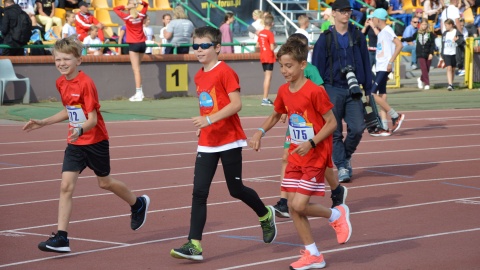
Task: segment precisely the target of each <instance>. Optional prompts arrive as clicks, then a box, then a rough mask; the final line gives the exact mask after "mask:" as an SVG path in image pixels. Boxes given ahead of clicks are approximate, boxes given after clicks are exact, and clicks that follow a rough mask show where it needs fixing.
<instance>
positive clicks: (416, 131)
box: [0, 109, 480, 270]
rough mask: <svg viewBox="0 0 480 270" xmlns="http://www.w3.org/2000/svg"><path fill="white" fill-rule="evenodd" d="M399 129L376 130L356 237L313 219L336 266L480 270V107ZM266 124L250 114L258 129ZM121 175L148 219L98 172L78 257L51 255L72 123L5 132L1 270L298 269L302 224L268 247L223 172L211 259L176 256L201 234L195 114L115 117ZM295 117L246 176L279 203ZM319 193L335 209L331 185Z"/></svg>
mask: <svg viewBox="0 0 480 270" xmlns="http://www.w3.org/2000/svg"><path fill="white" fill-rule="evenodd" d="M406 115H407V118H406V121H405V122H404V124H403V126H402V128H401V129H400V130H399V131H398V132H396V133H395V134H394V135H393V136H391V137H384V138H373V137H370V136H368V134H366V133H365V136H364V138H363V141H362V143H361V144H360V147H359V149H358V150H357V153H356V154H355V155H354V159H353V167H354V179H353V181H352V182H351V183H348V184H345V186H347V187H348V189H349V193H348V198H347V204H348V205H349V207H350V210H351V221H352V226H353V234H352V237H351V239H350V241H349V242H348V243H347V244H345V245H338V244H337V243H336V238H335V233H334V231H333V230H332V229H331V228H330V227H329V226H328V222H327V221H326V220H324V219H311V226H312V229H313V231H314V234H315V239H316V244H317V245H318V247H319V249H320V250H321V251H322V252H323V254H324V256H325V260H326V262H327V267H328V268H331V269H478V267H479V265H480V256H479V251H478V243H480V182H479V180H480V166H479V164H480V162H479V161H480V154H479V153H480V151H479V150H480V110H479V109H472V110H448V111H411V112H406ZM263 120H264V118H263V117H261V118H252V117H245V118H242V123H243V126H244V128H245V130H246V133H247V136H250V135H251V134H252V133H253V132H254V131H255V130H256V128H257V127H258V126H259V125H260V124H261V123H262V122H263ZM107 128H108V130H109V133H110V135H111V139H110V146H111V158H112V175H113V176H114V177H115V178H117V179H119V180H122V181H124V182H125V183H126V184H127V185H128V186H129V187H130V188H131V189H132V190H133V191H134V192H135V193H136V194H137V195H141V194H148V195H149V196H150V198H151V199H152V202H151V206H150V213H149V215H148V220H147V223H146V224H145V226H144V227H142V229H140V230H139V231H135V232H134V231H132V230H131V229H130V223H129V222H130V219H129V207H128V206H127V205H126V204H125V203H124V202H123V201H121V200H120V199H118V198H117V197H115V196H113V195H112V194H110V193H107V192H105V191H103V190H101V189H99V188H98V187H97V183H96V180H95V177H94V175H93V173H92V172H91V171H90V170H88V169H87V170H85V172H84V173H82V174H81V178H80V179H79V181H78V183H77V187H76V190H75V194H74V196H75V199H74V210H73V214H72V218H71V220H72V221H71V224H70V227H69V237H70V239H71V243H70V246H71V249H72V253H69V254H57V253H44V252H41V251H39V250H38V249H37V244H38V243H39V242H40V241H44V240H46V239H47V237H48V235H49V234H50V232H53V231H56V222H57V206H58V194H59V185H60V170H61V162H62V158H63V151H64V148H65V146H66V140H65V137H66V125H65V124H57V125H53V126H49V127H45V128H43V129H40V130H37V131H33V132H31V133H24V132H22V131H21V124H18V125H2V126H1V127H0V138H1V139H0V175H1V181H0V214H1V222H0V247H1V253H0V254H1V255H0V268H9V269H47V268H49V267H52V266H55V268H58V269H107V270H108V269H288V266H289V264H290V263H291V262H292V261H294V260H297V258H298V256H299V250H300V249H302V248H303V247H302V244H301V242H300V241H299V238H298V236H297V234H296V231H295V229H294V227H293V224H292V222H291V220H289V219H277V227H278V236H277V239H276V241H275V242H274V243H272V244H264V243H263V242H262V240H261V239H262V237H261V229H260V226H259V222H258V219H257V217H256V216H255V214H254V212H253V211H252V210H250V209H249V208H248V207H247V206H245V205H243V204H242V203H241V202H239V201H237V200H235V199H233V198H231V197H230V196H229V195H228V191H227V189H226V185H225V183H224V181H223V171H222V169H221V168H219V170H218V171H217V175H216V177H215V179H214V183H213V185H212V188H211V193H210V198H209V201H208V203H209V207H208V210H209V212H208V219H207V225H206V228H205V234H204V239H203V242H202V246H203V249H204V253H203V254H204V257H205V260H204V261H202V262H191V261H185V260H177V259H174V258H171V257H170V255H169V251H170V249H171V248H177V247H179V246H180V245H182V244H183V243H184V242H185V241H186V237H187V234H188V229H189V219H190V203H191V193H192V179H193V165H194V160H195V150H196V137H195V129H194V128H193V125H192V124H191V120H159V121H139V122H109V123H107ZM284 132H285V125H284V124H278V125H277V127H276V128H274V129H273V130H271V131H270V132H268V134H267V136H266V137H265V138H264V139H263V141H262V143H263V148H262V150H261V151H260V152H254V151H252V150H250V149H244V151H243V157H244V169H243V171H244V176H243V177H244V181H245V184H246V185H248V186H250V187H252V188H254V189H255V190H256V191H257V192H258V193H259V195H260V196H261V198H262V199H263V200H264V202H265V203H266V204H275V203H276V201H277V200H278V196H279V185H280V183H279V171H280V157H281V154H282V147H283V136H284ZM327 194H328V195H327V197H325V198H315V199H314V201H317V202H320V203H323V204H324V205H327V206H328V205H330V203H331V202H330V199H329V192H327Z"/></svg>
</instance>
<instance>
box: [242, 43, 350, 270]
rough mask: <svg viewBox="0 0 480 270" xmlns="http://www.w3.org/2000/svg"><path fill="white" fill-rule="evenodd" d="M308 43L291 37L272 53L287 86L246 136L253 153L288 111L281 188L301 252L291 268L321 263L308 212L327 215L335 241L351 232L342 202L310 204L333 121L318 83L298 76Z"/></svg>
mask: <svg viewBox="0 0 480 270" xmlns="http://www.w3.org/2000/svg"><path fill="white" fill-rule="evenodd" d="M307 54H308V50H307V47H306V46H304V45H303V44H302V43H301V42H299V41H295V40H292V41H290V42H287V43H285V44H284V45H283V46H282V47H281V48H280V50H279V51H278V52H277V59H278V62H279V64H280V70H281V72H282V75H283V76H284V78H285V80H286V81H287V83H286V84H284V85H282V86H280V88H279V89H278V93H277V98H276V99H275V102H274V112H273V113H272V115H270V116H269V117H268V118H267V120H266V121H265V122H264V123H263V124H262V127H261V128H259V130H258V131H257V132H256V133H255V134H254V135H253V137H252V138H251V140H250V143H249V145H250V147H251V148H253V149H254V150H256V151H258V150H259V149H260V141H261V138H262V137H263V136H264V135H265V133H266V132H267V131H268V130H270V129H271V128H272V127H273V126H274V125H275V124H276V123H277V122H278V120H279V119H280V117H281V116H282V114H288V126H289V129H290V135H291V143H290V149H289V150H290V155H289V157H288V165H287V168H286V170H285V178H284V179H283V181H282V190H284V191H286V192H287V194H288V204H289V205H288V206H289V208H290V214H291V216H292V219H293V223H294V225H295V228H296V229H297V233H298V235H299V236H300V239H301V240H302V242H303V244H304V245H305V250H302V251H301V254H302V257H301V258H300V259H299V260H298V261H296V262H294V263H292V264H290V269H311V268H323V267H325V260H324V259H323V255H322V254H320V252H319V251H318V249H317V246H316V245H315V242H314V240H313V235H312V231H311V229H310V224H309V221H308V216H314V217H324V218H328V220H329V222H330V225H331V226H332V227H333V228H334V230H335V231H336V234H337V241H338V243H340V244H343V243H346V242H347V241H348V240H349V238H350V235H351V232H352V228H351V224H350V211H349V209H348V207H347V206H346V205H345V204H341V205H339V206H336V207H335V208H332V209H330V208H326V207H324V206H322V205H320V204H316V203H312V202H310V197H311V196H323V195H325V184H324V176H325V175H324V174H325V170H326V168H327V167H332V166H333V164H332V148H333V145H332V141H333V138H332V133H333V131H334V130H335V129H336V126H337V123H336V120H335V116H334V115H333V112H332V108H333V104H332V103H331V102H330V100H329V98H328V95H327V93H326V91H325V89H324V88H323V86H317V85H315V84H314V83H313V82H311V81H310V80H308V79H307V78H305V76H304V74H303V69H305V67H306V65H307Z"/></svg>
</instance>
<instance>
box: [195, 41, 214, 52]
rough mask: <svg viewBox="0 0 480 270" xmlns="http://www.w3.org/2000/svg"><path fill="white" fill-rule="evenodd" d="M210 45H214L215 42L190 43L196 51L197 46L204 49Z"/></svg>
mask: <svg viewBox="0 0 480 270" xmlns="http://www.w3.org/2000/svg"><path fill="white" fill-rule="evenodd" d="M212 46H215V43H201V44H195V43H194V44H192V48H193V49H194V50H195V51H196V50H198V48H202V50H206V49H208V48H210V47H212Z"/></svg>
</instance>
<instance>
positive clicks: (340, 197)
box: [330, 186, 348, 208]
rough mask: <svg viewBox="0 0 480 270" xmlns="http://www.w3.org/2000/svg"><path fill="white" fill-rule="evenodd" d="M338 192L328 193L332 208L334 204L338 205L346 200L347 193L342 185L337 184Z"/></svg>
mask: <svg viewBox="0 0 480 270" xmlns="http://www.w3.org/2000/svg"><path fill="white" fill-rule="evenodd" d="M339 188H340V192H339V193H338V194H333V192H332V194H331V195H330V198H331V199H332V208H335V207H336V206H339V205H341V204H345V201H346V200H347V194H348V190H347V188H346V187H344V186H339Z"/></svg>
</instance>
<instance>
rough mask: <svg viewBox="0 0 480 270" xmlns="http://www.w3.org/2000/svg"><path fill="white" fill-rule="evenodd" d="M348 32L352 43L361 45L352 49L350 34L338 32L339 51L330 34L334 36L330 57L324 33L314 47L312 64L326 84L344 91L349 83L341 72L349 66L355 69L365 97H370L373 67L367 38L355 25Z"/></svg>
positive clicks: (356, 45)
mask: <svg viewBox="0 0 480 270" xmlns="http://www.w3.org/2000/svg"><path fill="white" fill-rule="evenodd" d="M332 29H333V26H330V28H329V30H330V31H331V30H332ZM348 32H350V35H351V37H352V41H353V42H354V43H359V44H355V45H353V47H350V46H349V38H348V33H345V34H344V35H341V34H338V32H337V40H338V48H339V49H338V50H337V49H336V44H335V38H334V37H333V32H330V33H329V34H328V35H332V37H331V40H332V42H331V44H330V55H328V54H329V53H328V50H327V44H326V43H327V39H326V35H327V34H325V33H326V32H324V33H322V34H321V35H320V37H319V38H318V40H317V42H316V43H315V46H314V47H313V55H312V64H313V65H314V66H316V67H317V68H318V71H319V72H320V76H322V78H323V80H324V82H325V84H329V85H332V86H334V87H339V88H344V89H348V83H347V79H346V77H345V75H343V74H342V73H341V70H342V69H343V68H345V67H346V66H347V65H351V66H353V67H355V76H356V77H357V80H358V83H359V84H361V85H362V86H363V89H364V91H365V95H369V94H370V90H371V88H372V72H371V69H372V67H371V66H370V59H369V54H368V48H367V42H366V40H365V36H364V35H363V34H362V33H361V32H360V30H358V29H356V28H355V26H354V25H351V24H349V26H348ZM357 35H358V36H357ZM330 57H331V59H330ZM354 59H355V61H354Z"/></svg>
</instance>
